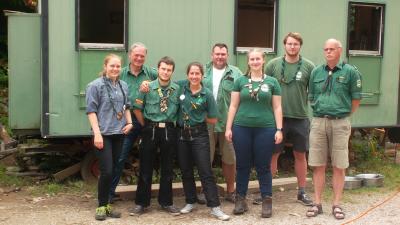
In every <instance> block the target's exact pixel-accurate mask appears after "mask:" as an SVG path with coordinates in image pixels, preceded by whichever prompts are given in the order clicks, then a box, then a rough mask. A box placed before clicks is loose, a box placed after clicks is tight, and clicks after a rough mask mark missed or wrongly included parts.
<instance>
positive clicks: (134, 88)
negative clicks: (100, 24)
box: [110, 42, 157, 202]
mask: <svg viewBox="0 0 400 225" xmlns="http://www.w3.org/2000/svg"><path fill="white" fill-rule="evenodd" d="M146 56H147V48H146V46H145V45H144V44H143V43H140V42H136V43H134V44H132V46H131V47H130V48H129V52H128V58H129V65H128V66H126V67H124V68H122V70H121V74H120V77H119V78H120V79H121V80H123V81H125V82H126V83H127V84H128V89H129V100H130V101H131V102H135V100H136V98H137V97H138V95H139V87H140V84H141V83H142V82H143V81H152V80H155V79H157V70H156V69H155V68H151V67H149V66H146V65H144V62H145V61H146ZM131 116H132V123H133V128H132V129H131V131H130V132H129V133H128V134H126V135H125V138H124V142H123V145H122V151H121V155H120V158H119V160H118V163H117V165H115V166H114V170H113V179H112V184H111V189H110V202H113V200H115V199H117V197H118V196H116V194H115V189H116V187H117V185H118V183H119V179H120V177H121V175H122V171H123V169H124V165H125V161H126V159H127V158H128V156H129V153H130V151H131V150H132V147H133V144H134V143H135V141H136V139H137V138H138V136H139V134H140V132H141V130H142V126H141V124H140V123H139V122H138V120H137V119H136V117H135V114H134V113H132V112H131Z"/></svg>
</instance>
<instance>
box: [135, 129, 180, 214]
mask: <svg viewBox="0 0 400 225" xmlns="http://www.w3.org/2000/svg"><path fill="white" fill-rule="evenodd" d="M175 148H176V128H174V127H166V128H153V127H151V126H147V127H145V128H144V129H143V130H142V143H141V144H140V152H139V158H140V173H139V181H138V187H137V191H136V199H135V203H136V204H137V205H140V206H143V207H147V206H149V205H150V199H151V184H152V177H153V168H154V160H155V158H156V154H157V150H158V149H159V150H160V169H161V177H160V190H159V193H158V203H159V204H160V205H162V206H169V205H172V204H173V202H172V178H173V171H172V167H173V159H174V154H175V152H174V150H175Z"/></svg>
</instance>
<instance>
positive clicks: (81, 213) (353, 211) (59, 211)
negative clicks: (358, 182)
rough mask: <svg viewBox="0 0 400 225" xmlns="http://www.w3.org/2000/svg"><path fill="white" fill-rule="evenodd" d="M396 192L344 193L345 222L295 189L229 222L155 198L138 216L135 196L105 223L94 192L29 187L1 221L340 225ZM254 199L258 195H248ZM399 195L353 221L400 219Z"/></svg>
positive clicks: (1, 199)
mask: <svg viewBox="0 0 400 225" xmlns="http://www.w3.org/2000/svg"><path fill="white" fill-rule="evenodd" d="M393 194H395V192H392V193H380V192H376V193H374V194H357V195H351V196H350V195H349V194H346V193H345V198H344V199H345V202H344V204H343V208H344V210H345V212H346V219H345V220H344V221H337V220H335V219H334V218H333V216H332V215H331V213H330V204H324V205H323V207H324V214H322V215H320V216H318V217H316V218H311V219H310V218H307V217H306V216H305V211H306V209H307V208H306V207H305V206H302V205H300V204H299V203H296V202H295V196H296V192H295V191H285V192H279V193H275V194H274V200H273V201H274V202H273V203H274V206H273V217H272V218H269V219H262V218H260V210H261V206H255V205H252V204H251V200H249V201H248V202H249V203H250V204H249V206H250V210H249V212H248V213H246V214H245V215H242V216H234V215H232V216H231V220H230V222H222V221H218V220H216V219H214V218H212V217H211V216H210V215H209V209H208V208H207V207H205V206H198V207H197V209H196V210H195V211H194V212H193V213H191V214H189V215H181V216H176V217H173V216H170V215H168V214H166V213H164V212H160V211H159V210H158V206H157V204H156V200H155V199H153V200H152V203H153V205H152V207H151V209H150V210H149V211H148V213H146V214H144V215H142V216H139V217H136V216H134V217H133V216H129V214H128V211H127V210H128V208H130V207H132V206H133V203H132V202H131V201H119V202H117V203H116V204H115V208H116V209H118V210H120V211H121V212H122V218H120V219H107V220H106V221H103V222H98V221H96V220H94V209H95V207H96V199H95V198H94V197H93V196H75V195H70V194H59V195H57V196H53V197H48V196H43V197H32V196H29V195H28V194H27V193H26V192H25V191H21V192H17V193H9V194H7V195H5V194H1V195H0V224H7V225H12V224H18V225H24V224H26V225H28V224H29V225H31V224H32V225H33V224H40V225H45V224H57V225H58V224H85V225H86V224H146V225H149V224H163V225H164V224H165V225H166V224H201V225H206V224H213V225H217V224H238V225H247V224H249V225H250V224H266V223H268V224H314V225H315V224H341V223H343V222H346V221H350V220H351V219H352V218H355V217H357V216H358V215H359V214H362V213H363V212H365V211H366V210H368V209H370V208H371V207H373V206H375V205H377V204H379V203H381V202H383V201H384V200H385V199H387V198H388V197H390V196H392V195H393ZM248 197H249V198H252V197H253V195H250V196H248ZM174 201H175V204H176V205H177V206H183V205H184V199H183V197H176V198H175V199H174ZM222 208H223V209H224V211H225V212H228V213H229V214H230V215H231V212H232V209H233V204H231V203H227V202H222ZM398 215H400V194H399V193H398V194H396V195H394V197H393V198H391V199H390V200H388V201H387V202H385V203H384V204H382V205H380V206H379V207H377V208H375V209H373V210H371V211H369V212H368V213H367V214H366V215H364V216H363V217H361V218H360V219H358V220H356V221H355V222H354V223H353V224H363V225H365V224H400V222H399V219H398Z"/></svg>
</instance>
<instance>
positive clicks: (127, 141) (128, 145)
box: [110, 114, 142, 198]
mask: <svg viewBox="0 0 400 225" xmlns="http://www.w3.org/2000/svg"><path fill="white" fill-rule="evenodd" d="M132 123H133V128H132V130H130V131H129V133H128V134H126V135H124V141H123V144H122V151H121V155H120V156H119V159H118V161H117V163H116V165H115V166H114V171H113V177H112V184H111V188H110V198H112V197H114V196H115V189H116V187H117V185H118V183H119V180H120V178H121V175H122V171H123V170H124V167H125V162H126V160H127V159H128V157H129V153H130V152H131V150H132V148H133V145H134V144H135V141H136V139H137V138H138V137H139V135H140V132H141V131H142V126H141V125H140V123H139V122H138V121H137V120H136V117H135V115H134V114H132Z"/></svg>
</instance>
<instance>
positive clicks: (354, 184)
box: [344, 176, 362, 190]
mask: <svg viewBox="0 0 400 225" xmlns="http://www.w3.org/2000/svg"><path fill="white" fill-rule="evenodd" d="M361 185H362V179H361V178H357V177H350V176H346V177H345V178H344V189H345V190H351V189H357V188H360V187H361Z"/></svg>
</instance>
